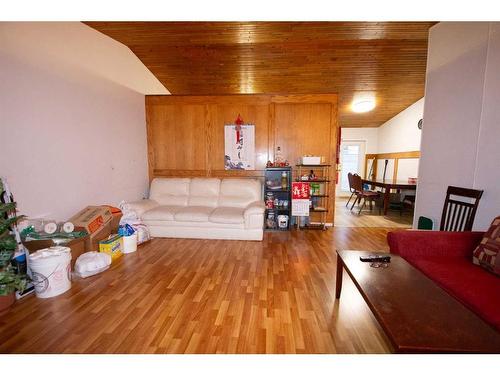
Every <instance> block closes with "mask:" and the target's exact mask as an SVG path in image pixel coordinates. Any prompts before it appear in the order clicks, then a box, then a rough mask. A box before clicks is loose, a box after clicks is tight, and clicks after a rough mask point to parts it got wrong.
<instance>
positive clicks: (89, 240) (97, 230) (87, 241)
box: [23, 206, 122, 267]
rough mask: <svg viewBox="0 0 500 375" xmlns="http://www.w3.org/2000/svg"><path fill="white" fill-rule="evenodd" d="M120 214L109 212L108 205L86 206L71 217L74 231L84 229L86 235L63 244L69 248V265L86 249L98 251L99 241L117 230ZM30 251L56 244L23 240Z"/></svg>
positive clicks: (50, 241) (51, 241)
mask: <svg viewBox="0 0 500 375" xmlns="http://www.w3.org/2000/svg"><path fill="white" fill-rule="evenodd" d="M121 216H122V214H121V213H120V212H114V213H113V212H111V208H110V207H109V206H88V207H85V208H84V209H83V210H81V211H80V212H78V213H77V214H76V215H74V216H73V217H71V218H70V219H69V220H67V221H70V222H72V223H73V224H74V225H75V230H76V231H86V232H87V233H88V235H86V236H84V237H80V238H77V239H74V240H71V241H69V242H67V243H65V244H64V246H67V247H69V248H70V249H71V257H72V259H71V266H72V267H73V266H74V263H75V261H76V259H77V258H78V257H79V256H80V255H82V254H83V253H84V252H87V251H99V241H101V240H104V239H107V238H108V237H109V236H110V235H111V233H116V232H117V231H118V225H119V223H120V218H121ZM23 244H24V245H25V246H26V248H27V249H28V250H29V251H30V252H34V251H36V250H40V249H45V248H48V247H51V246H56V245H57V244H56V242H54V241H53V240H35V241H26V242H23Z"/></svg>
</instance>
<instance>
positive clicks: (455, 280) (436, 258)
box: [387, 230, 500, 331]
mask: <svg viewBox="0 0 500 375" xmlns="http://www.w3.org/2000/svg"><path fill="white" fill-rule="evenodd" d="M483 234H484V233H483V232H435V231H413V230H409V231H396V232H390V233H388V235H387V242H388V243H389V247H390V250H391V253H393V254H399V255H400V256H401V257H403V258H404V259H406V260H407V261H408V262H409V263H410V264H412V265H413V266H414V267H416V268H417V269H419V270H420V271H421V272H422V273H424V274H425V275H426V276H427V277H429V278H430V279H432V280H433V281H435V282H436V283H437V284H438V285H439V286H441V287H442V288H443V289H444V290H446V291H447V292H448V293H449V294H451V295H452V296H453V297H455V298H456V299H458V300H459V301H460V302H462V303H463V304H464V305H465V306H467V307H468V308H469V309H471V310H472V311H474V312H475V313H476V314H477V315H479V316H480V317H481V318H483V319H484V320H485V321H487V322H488V323H490V324H491V325H492V326H494V327H495V328H496V329H497V330H499V331H500V278H499V277H498V276H496V275H494V274H492V273H490V272H488V271H486V270H484V269H483V268H481V267H479V266H477V265H474V264H472V252H473V251H474V249H475V248H476V246H477V245H478V244H479V242H480V241H481V239H482V238H483ZM450 314H453V312H450Z"/></svg>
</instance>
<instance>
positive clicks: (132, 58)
mask: <svg viewBox="0 0 500 375" xmlns="http://www.w3.org/2000/svg"><path fill="white" fill-rule="evenodd" d="M0 52H1V53H5V54H9V55H12V56H14V57H16V58H17V59H19V60H21V61H22V62H23V63H28V64H31V65H35V66H37V67H39V68H41V69H51V70H52V71H54V70H55V71H58V72H59V73H61V74H64V75H66V76H70V78H77V79H82V76H85V75H86V74H90V75H93V76H96V77H99V78H102V79H105V80H108V81H111V82H114V83H116V84H118V85H121V86H124V87H127V88H129V89H131V90H134V91H136V92H138V93H141V94H144V95H153V94H169V92H168V90H167V89H166V88H165V87H164V86H163V85H162V84H161V83H160V81H158V79H157V78H156V77H155V76H154V75H153V74H152V73H151V72H150V71H149V69H148V68H146V66H144V64H143V63H142V62H141V61H140V60H139V59H138V58H137V56H136V55H135V54H134V53H132V51H131V50H130V49H129V48H128V47H126V46H125V45H123V44H121V43H119V42H117V41H116V40H114V39H111V38H110V37H108V36H106V35H104V34H102V33H100V32H98V31H96V30H94V29H92V28H91V27H89V26H87V25H85V24H83V23H81V22H0Z"/></svg>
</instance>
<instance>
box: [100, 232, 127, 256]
mask: <svg viewBox="0 0 500 375" xmlns="http://www.w3.org/2000/svg"><path fill="white" fill-rule="evenodd" d="M122 249H123V238H122V236H120V235H119V234H117V235H114V236H112V237H111V238H108V239H106V240H103V241H100V242H99V252H101V253H106V254H109V255H111V260H112V261H115V260H116V259H118V258H119V257H121V256H122Z"/></svg>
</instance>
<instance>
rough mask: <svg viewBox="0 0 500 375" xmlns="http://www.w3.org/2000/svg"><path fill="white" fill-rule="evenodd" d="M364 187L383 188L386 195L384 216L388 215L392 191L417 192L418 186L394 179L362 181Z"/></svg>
mask: <svg viewBox="0 0 500 375" xmlns="http://www.w3.org/2000/svg"><path fill="white" fill-rule="evenodd" d="M362 182H363V185H364V184H368V185H372V189H373V188H374V187H380V188H382V189H383V190H384V191H383V194H384V207H383V211H384V215H387V210H388V209H389V196H390V193H391V190H397V191H401V190H417V184H416V183H409V182H408V181H407V180H406V181H404V180H393V179H385V180H382V179H381V180H377V179H375V180H369V179H365V178H363V179H362Z"/></svg>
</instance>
